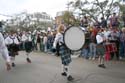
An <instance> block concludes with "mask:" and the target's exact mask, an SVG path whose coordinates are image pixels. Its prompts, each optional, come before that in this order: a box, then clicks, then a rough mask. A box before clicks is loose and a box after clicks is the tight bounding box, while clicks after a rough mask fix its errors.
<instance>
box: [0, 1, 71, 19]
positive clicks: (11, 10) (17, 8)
mask: <svg viewBox="0 0 125 83" xmlns="http://www.w3.org/2000/svg"><path fill="white" fill-rule="evenodd" d="M69 1H71V0H69ZM67 3H68V0H0V14H5V15H13V14H18V13H20V12H24V11H27V12H28V13H33V12H46V13H47V14H49V15H50V16H52V17H55V16H56V12H58V11H63V10H66V9H67V5H66V4H67ZM2 18H5V17H3V16H1V15H0V19H2Z"/></svg>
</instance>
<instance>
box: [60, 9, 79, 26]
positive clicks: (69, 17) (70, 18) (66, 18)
mask: <svg viewBox="0 0 125 83" xmlns="http://www.w3.org/2000/svg"><path fill="white" fill-rule="evenodd" d="M62 20H63V22H64V23H65V24H66V25H71V26H77V25H79V20H78V19H76V18H75V16H74V15H73V12H69V11H65V13H64V14H63V16H62Z"/></svg>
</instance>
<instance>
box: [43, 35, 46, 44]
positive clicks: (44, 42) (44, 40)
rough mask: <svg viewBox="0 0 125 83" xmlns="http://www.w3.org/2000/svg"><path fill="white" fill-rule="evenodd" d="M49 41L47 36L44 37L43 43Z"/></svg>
mask: <svg viewBox="0 0 125 83" xmlns="http://www.w3.org/2000/svg"><path fill="white" fill-rule="evenodd" d="M46 43H47V37H46V36H45V37H43V44H46Z"/></svg>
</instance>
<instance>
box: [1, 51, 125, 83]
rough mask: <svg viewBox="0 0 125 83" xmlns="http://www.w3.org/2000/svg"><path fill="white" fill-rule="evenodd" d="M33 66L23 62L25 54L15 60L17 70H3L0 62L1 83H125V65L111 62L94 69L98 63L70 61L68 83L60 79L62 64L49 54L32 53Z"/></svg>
mask: <svg viewBox="0 0 125 83" xmlns="http://www.w3.org/2000/svg"><path fill="white" fill-rule="evenodd" d="M31 60H32V63H31V64H30V63H27V62H26V56H25V52H20V53H19V55H18V56H17V57H16V62H15V63H16V67H15V68H12V70H10V71H6V70H5V66H4V61H3V59H2V58H0V83H124V82H125V62H124V61H123V62H118V61H117V62H115V61H110V62H107V63H106V66H107V68H106V69H102V68H99V67H98V66H97V61H90V60H85V59H83V58H76V59H73V60H72V61H73V62H72V63H71V66H70V69H71V75H72V76H73V77H74V78H75V80H74V81H73V82H68V81H67V79H66V77H63V76H61V60H60V57H56V56H54V55H52V54H45V53H41V52H32V53H31Z"/></svg>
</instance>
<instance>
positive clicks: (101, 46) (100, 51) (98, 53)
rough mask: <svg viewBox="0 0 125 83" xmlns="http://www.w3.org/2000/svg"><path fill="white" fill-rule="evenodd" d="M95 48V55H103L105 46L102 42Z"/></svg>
mask: <svg viewBox="0 0 125 83" xmlns="http://www.w3.org/2000/svg"><path fill="white" fill-rule="evenodd" d="M96 50H97V55H99V56H104V54H105V48H104V45H103V44H97V47H96Z"/></svg>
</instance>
